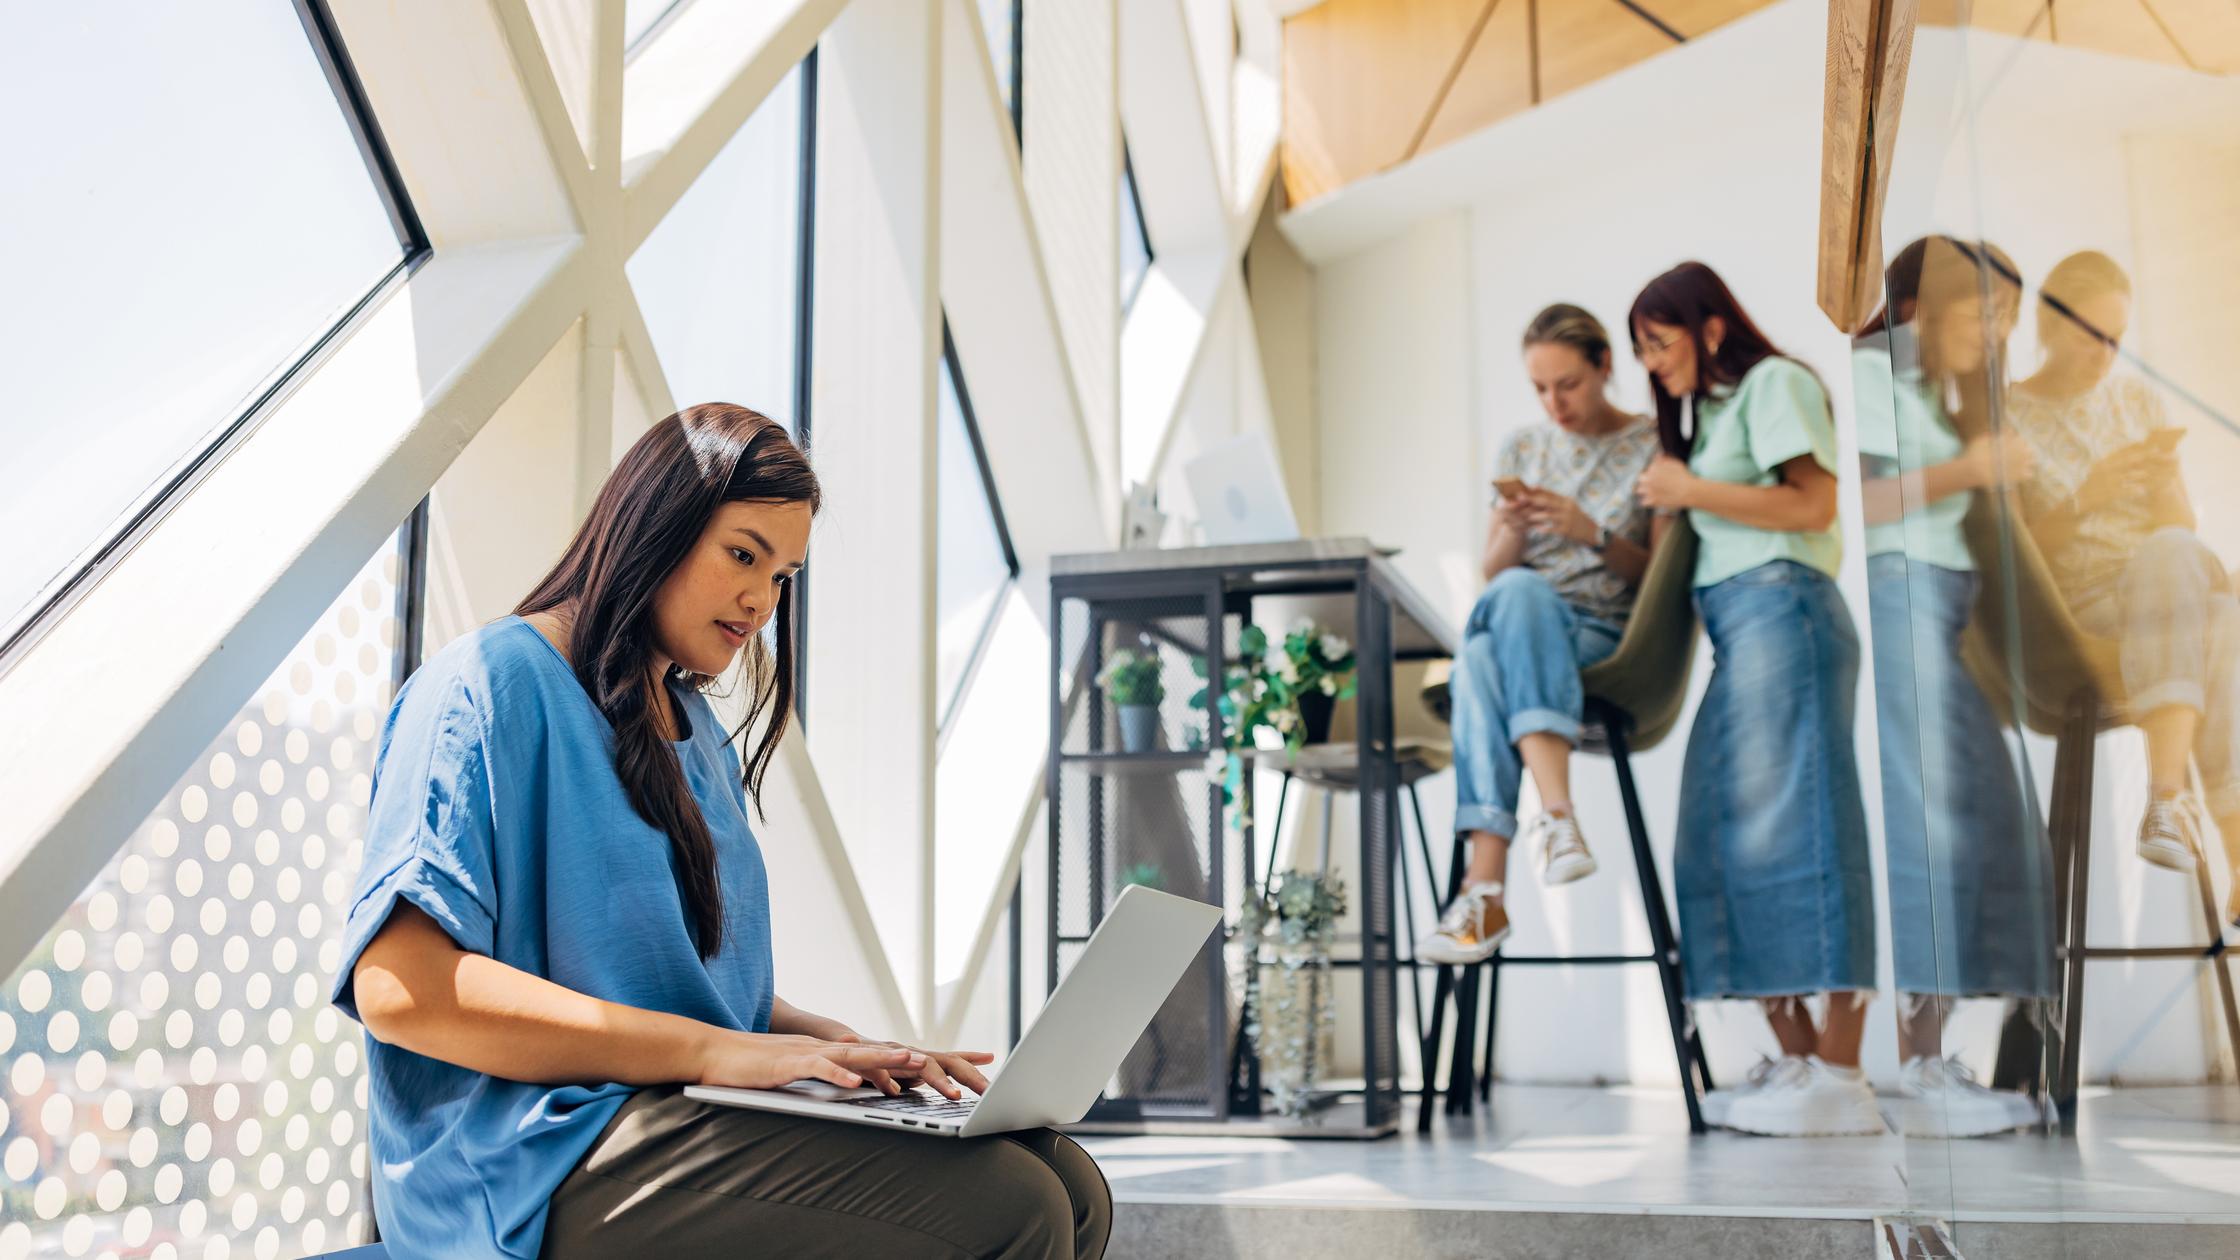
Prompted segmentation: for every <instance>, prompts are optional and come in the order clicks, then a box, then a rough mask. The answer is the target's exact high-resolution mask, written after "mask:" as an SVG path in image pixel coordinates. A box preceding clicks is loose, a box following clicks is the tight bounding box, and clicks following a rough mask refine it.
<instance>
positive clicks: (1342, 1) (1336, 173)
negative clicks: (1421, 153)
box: [1283, 0, 1521, 205]
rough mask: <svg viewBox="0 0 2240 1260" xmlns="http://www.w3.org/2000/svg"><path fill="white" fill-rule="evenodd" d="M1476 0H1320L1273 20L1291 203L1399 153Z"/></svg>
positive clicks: (1474, 13)
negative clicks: (1278, 26)
mask: <svg viewBox="0 0 2240 1260" xmlns="http://www.w3.org/2000/svg"><path fill="white" fill-rule="evenodd" d="M1518 2H1521V0H1518ZM1486 4H1487V0H1326V2H1325V3H1323V4H1320V5H1317V6H1316V7H1314V8H1312V9H1309V10H1308V11H1306V12H1305V13H1302V14H1300V15H1299V16H1297V17H1294V18H1292V19H1290V20H1288V21H1286V22H1285V23H1284V24H1283V177H1284V190H1285V192H1286V194H1287V195H1288V196H1289V197H1290V200H1291V203H1292V204H1293V205H1297V204H1299V203H1301V202H1303V201H1307V200H1311V199H1312V198H1314V197H1316V196H1319V195H1321V194H1322V193H1324V192H1328V191H1330V190H1332V189H1335V188H1338V187H1341V186H1343V185H1345V184H1348V183H1351V182H1352V181H1354V180H1356V179H1359V178H1361V177H1362V176H1364V175H1370V174H1374V173H1375V172H1377V171H1381V170H1383V169H1384V168H1386V167H1387V166H1390V165H1392V164H1394V163H1395V162H1398V161H1400V160H1401V158H1402V156H1403V155H1404V154H1405V153H1406V152H1407V150H1408V144H1409V142H1410V141H1411V140H1412V139H1414V137H1415V135H1416V132H1417V130H1418V129H1420V128H1421V127H1422V125H1423V122H1424V119H1425V118H1427V117H1429V116H1430V114H1431V112H1432V107H1433V104H1434V102H1435V101H1436V100H1437V98H1438V94H1439V87H1440V85H1441V84H1442V83H1444V82H1445V81H1446V78H1447V73H1448V71H1449V70H1451V69H1452V68H1453V67H1454V65H1455V62H1456V60H1457V59H1458V58H1460V57H1461V55H1462V51H1463V46H1464V43H1465V41H1466V40H1467V39H1468V38H1469V34H1470V30H1471V27H1472V26H1474V25H1475V24H1476V23H1477V21H1478V19H1479V17H1480V16H1481V15H1483V14H1484V12H1485V9H1486Z"/></svg>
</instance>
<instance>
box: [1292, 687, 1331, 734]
mask: <svg viewBox="0 0 2240 1260" xmlns="http://www.w3.org/2000/svg"><path fill="white" fill-rule="evenodd" d="M1337 708H1338V701H1337V698H1336V697H1334V696H1326V695H1324V694H1322V693H1321V692H1319V691H1309V692H1305V693H1302V694H1301V695H1300V697H1299V724H1300V725H1301V726H1303V727H1305V728H1306V731H1307V742H1308V743H1310V744H1327V743H1329V742H1330V715H1331V714H1333V713H1335V712H1336V711H1337Z"/></svg>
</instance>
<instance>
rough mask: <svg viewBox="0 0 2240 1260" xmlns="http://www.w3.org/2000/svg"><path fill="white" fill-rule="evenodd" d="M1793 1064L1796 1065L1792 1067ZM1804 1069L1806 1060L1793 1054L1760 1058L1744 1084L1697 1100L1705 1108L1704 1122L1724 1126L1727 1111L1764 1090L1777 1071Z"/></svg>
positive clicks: (1713, 1091) (1711, 1093) (1715, 1091)
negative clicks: (1776, 1057)
mask: <svg viewBox="0 0 2240 1260" xmlns="http://www.w3.org/2000/svg"><path fill="white" fill-rule="evenodd" d="M1792 1064H1793V1065H1795V1066H1793V1067H1792V1066H1791V1065H1792ZM1802 1070H1804V1060H1803V1059H1800V1058H1798V1057H1797V1056H1795V1055H1793V1054H1785V1055H1782V1056H1781V1057H1780V1058H1778V1059H1764V1058H1761V1059H1759V1060H1758V1066H1756V1067H1754V1068H1751V1069H1750V1075H1748V1076H1747V1077H1745V1078H1743V1082H1742V1084H1740V1085H1731V1086H1728V1087H1727V1088H1725V1089H1715V1090H1712V1091H1711V1092H1710V1093H1708V1094H1705V1095H1704V1096H1703V1097H1701V1098H1699V1099H1697V1100H1696V1103H1697V1105H1698V1106H1700V1107H1701V1108H1702V1109H1703V1122H1704V1123H1705V1124H1710V1125H1720V1126H1724V1125H1725V1124H1726V1123H1727V1113H1728V1112H1729V1111H1731V1110H1732V1109H1733V1107H1734V1105H1735V1104H1736V1103H1737V1102H1740V1101H1741V1100H1742V1099H1745V1098H1748V1097H1750V1096H1751V1095H1752V1094H1755V1093H1758V1092H1759V1091H1761V1090H1763V1089H1764V1088H1765V1087H1766V1086H1767V1085H1768V1084H1770V1083H1771V1082H1772V1080H1773V1078H1774V1075H1775V1074H1776V1073H1779V1072H1782V1071H1791V1072H1797V1071H1802Z"/></svg>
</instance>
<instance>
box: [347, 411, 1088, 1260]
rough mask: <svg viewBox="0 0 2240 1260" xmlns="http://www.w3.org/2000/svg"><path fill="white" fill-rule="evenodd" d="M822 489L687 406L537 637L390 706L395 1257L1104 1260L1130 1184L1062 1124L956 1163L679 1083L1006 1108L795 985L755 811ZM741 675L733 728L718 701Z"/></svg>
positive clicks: (497, 649)
mask: <svg viewBox="0 0 2240 1260" xmlns="http://www.w3.org/2000/svg"><path fill="white" fill-rule="evenodd" d="M820 497H821V491H820V489H819V487H818V484H817V478H816V474H815V473H814V472H812V471H811V470H810V467H809V462H808V460H807V459H806V458H805V457H804V456H803V455H802V453H801V451H800V449H799V448H798V447H796V446H795V445H794V444H793V441H792V439H790V438H789V437H787V436H786V433H785V430H783V429H782V428H780V427H779V426H778V425H777V424H776V423H774V422H773V421H771V420H770V419H768V418H767V417H764V416H762V415H760V414H758V413H756V412H753V411H749V410H747V409H746V408H744V407H735V406H731V405H728V404H722V403H710V404H706V405H703V406H698V407H691V408H688V409H686V410H684V411H681V412H678V413H677V414H675V415H672V416H670V417H669V418H667V419H665V420H663V421H661V422H660V423H659V424H657V425H655V426H653V428H652V429H651V430H649V431H648V432H647V433H646V435H645V436H644V437H643V438H640V439H639V440H638V442H637V444H636V445H634V446H632V447H631V448H630V451H629V453H628V454H626V455H624V456H623V458H622V461H621V462H620V463H619V464H618V465H617V466H616V467H615V470H614V472H613V473H612V474H611V475H610V476H609V477H608V478H607V483H606V485H605V486H604V487H603V488H601V490H600V491H599V497H598V499H597V501H596V502H595V503H594V504H593V505H592V508H591V514H590V517H589V518H588V519H587V520H586V521H585V522H584V524H583V526H582V528H581V529H580V530H579V531H578V532H577V534H576V537H575V539H574V541H573V542H571V543H570V544H569V545H568V548H567V550H566V552H565V553H563V554H562V555H561V557H560V560H559V562H558V564H556V565H555V566H554V567H553V569H552V571H551V572H550V573H549V574H547V575H546V576H545V578H544V579H543V580H542V581H541V582H539V583H538V584H537V586H536V588H535V589H534V590H533V591H531V592H530V593H529V595H528V596H527V598H525V599H524V600H523V601H522V603H521V605H520V607H519V608H517V609H516V610H515V615H514V616H511V617H507V618H504V619H503V620H500V621H497V622H493V623H492V624H490V625H487V626H484V627H482V628H481V629H479V630H476V631H473V632H471V633H469V634H467V635H464V636H462V637H461V638H460V639H458V640H457V641H455V642H453V643H452V644H450V645H449V646H447V647H446V648H444V649H443V650H442V651H441V652H439V653H437V654H436V655H435V656H434V657H433V658H432V659H430V660H429V661H428V662H427V663H426V664H425V665H423V666H422V667H421V668H420V669H419V671H418V672H416V673H415V674H414V675H413V677H412V679H411V681H410V682H409V683H408V684H407V685H406V686H405V688H404V690H403V691H402V692H401V693H400V694H399V695H398V697H397V703H396V706H395V708H394V709H393V710H392V711H391V713H390V716H389V723H388V727H387V729H386V730H385V731H384V732H383V733H382V739H381V748H380V752H379V754H378V756H377V760H376V763H375V769H374V789H373V806H372V812H371V817H370V818H369V820H368V823H367V835H366V856H365V866H364V870H363V872H362V873H361V874H360V876H359V879H358V886H357V896H356V898H355V900H354V902H353V904H352V907H351V911H350V918H349V922H348V925H347V926H346V928H345V930H344V942H343V943H344V947H345V951H344V961H343V964H342V967H341V969H340V973H339V976H338V980H337V985H336V994H335V1000H336V1001H337V1003H339V1004H340V1005H341V1006H342V1008H343V1009H344V1010H345V1011H347V1012H348V1013H349V1014H351V1015H352V1016H353V1017H355V1018H357V1019H359V1020H360V1021H361V1022H363V1023H364V1025H365V1027H366V1031H367V1033H368V1034H370V1035H369V1038H368V1043H367V1057H368V1076H369V1080H370V1091H371V1092H370V1099H369V1107H368V1111H369V1122H370V1134H369V1136H370V1139H371V1145H372V1156H373V1159H372V1173H373V1197H374V1208H375V1211H376V1215H377V1219H378V1221H379V1223H380V1226H381V1228H382V1230H383V1232H384V1234H385V1236H386V1238H385V1241H387V1243H388V1246H389V1254H390V1256H391V1257H393V1258H394V1260H418V1258H419V1257H436V1256H444V1257H449V1256H511V1257H518V1258H520V1260H530V1258H531V1257H538V1256H543V1257H547V1258H549V1260H573V1258H575V1257H606V1256H622V1255H641V1254H647V1253H649V1252H650V1251H653V1250H654V1249H658V1251H659V1253H660V1255H661V1256H662V1258H663V1260H699V1258H701V1257H709V1258H713V1257H725V1258H731V1257H738V1256H742V1255H748V1254H754V1255H772V1256H812V1255H815V1256H851V1257H854V1256H882V1255H903V1254H928V1253H933V1252H938V1253H939V1254H943V1255H973V1256H1004V1257H1019V1258H1026V1257H1033V1258H1035V1260H1074V1258H1076V1257H1095V1256H1098V1255H1101V1254H1102V1253H1103V1251H1104V1243H1105V1237H1106V1234H1107V1232H1108V1230H1109V1226H1110V1221H1111V1198H1110V1194H1109V1192H1108V1191H1107V1189H1106V1187H1105V1184H1104V1179H1103V1177H1102V1176H1101V1175H1100V1174H1099V1173H1098V1172H1097V1168H1096V1165H1095V1164H1093V1163H1092V1162H1090V1160H1089V1158H1088V1156H1087V1155H1086V1154H1084V1153H1083V1152H1082V1150H1081V1148H1080V1147H1078V1146H1076V1145H1074V1144H1073V1143H1072V1142H1071V1141H1070V1140H1068V1139H1066V1138H1063V1137H1060V1136H1058V1135H1057V1134H1054V1133H1051V1132H1048V1131H1032V1132H1023V1133H1014V1134H1006V1135H1003V1136H1001V1137H996V1138H988V1139H981V1140H977V1141H969V1142H964V1141H941V1140H937V1139H933V1138H926V1137H919V1136H914V1135H911V1134H907V1133H890V1132H886V1131H883V1130H879V1129H873V1128H868V1127H865V1126H860V1125H850V1124H835V1123H833V1122H831V1121H826V1120H817V1119H811V1118H808V1117H801V1116H787V1115H781V1114H778V1113H775V1112H761V1111H741V1110H737V1109H734V1108H728V1107H722V1106H718V1105H715V1104H711V1103H702V1102H696V1101H694V1100H692V1099H689V1098H687V1097H685V1096H684V1094H683V1092H682V1090H681V1088H680V1087H682V1086H684V1085H690V1084H706V1085H735V1086H745V1087H750V1088H774V1087H778V1086H783V1085H787V1084H790V1083H792V1082H794V1081H801V1080H819V1081H826V1082H830V1083H832V1084H835V1085H841V1086H857V1085H866V1084H868V1085H871V1086H873V1087H876V1088H878V1089H881V1090H883V1091H885V1092H888V1093H896V1092H899V1091H900V1090H901V1089H902V1088H904V1087H906V1086H910V1085H914V1084H923V1085H925V1086H929V1087H931V1088H933V1089H935V1090H937V1091H939V1092H940V1093H942V1094H943V1095H946V1096H947V1097H950V1098H958V1097H960V1096H961V1091H962V1089H970V1090H973V1091H975V1092H978V1091H981V1090H984V1089H985V1088H986V1086H987V1081H986V1080H985V1078H983V1077H982V1075H981V1073H980V1071H979V1069H980V1066H981V1065H984V1064H987V1063H989V1062H991V1061H992V1056H990V1055H987V1054H982V1053H977V1052H958V1051H933V1050H921V1049H915V1048H912V1047H907V1046H898V1045H894V1044H893V1043H871V1042H868V1041H866V1040H865V1039H864V1038H862V1037H859V1036H858V1035H857V1034H856V1032H855V1031H854V1030H853V1029H851V1028H849V1027H847V1026H846V1025H844V1024H842V1023H840V1022H839V1021H837V1020H833V1019H829V1018H826V1017H824V1016H820V1015H814V1014H811V1013H810V1012H809V1011H807V1010H804V1009H802V1008H801V1007H798V1006H795V1005H793V1004H792V1003H790V1002H788V1001H786V1000H785V999H784V998H782V997H780V996H778V994H777V992H776V987H775V982H774V977H773V974H772V972H773V968H772V963H771V952H770V900H771V897H770V889H769V885H768V877H767V871H766V870H765V868H764V865H763V860H762V850H761V848H760V846H759V844H758V843H757V841H756V839H755V836H754V832H753V830H752V828H751V827H750V826H749V823H748V814H749V804H750V797H751V800H752V803H753V804H754V806H755V810H754V812H757V813H759V812H760V809H759V806H760V798H761V786H762V776H763V772H764V771H765V770H766V769H767V768H768V766H769V764H770V759H771V757H772V756H773V754H774V753H775V752H776V750H777V746H778V742H779V740H780V739H781V738H782V737H783V735H784V733H785V729H786V722H787V718H788V717H789V716H790V714H791V710H792V704H793V695H792V680H793V657H794V643H793V620H792V616H791V611H792V609H791V599H790V594H789V592H790V586H791V583H792V580H793V577H794V575H795V574H796V573H798V572H799V571H800V570H801V566H802V564H803V562H804V561H805V560H806V559H807V553H808V545H809V526H810V522H811V520H812V519H813V518H814V516H815V514H816V511H817V507H818V503H819V500H820ZM772 625H775V627H776V636H775V637H776V640H777V646H776V651H775V653H772V652H771V651H769V650H768V649H767V648H766V647H765V646H764V641H763V639H762V631H763V630H764V628H765V627H768V626H772ZM742 652H743V653H744V655H745V668H744V670H743V671H740V672H741V673H743V675H744V676H743V678H741V679H740V680H739V681H740V682H742V683H743V684H744V685H745V686H746V687H747V688H748V692H747V705H746V709H745V711H746V715H747V716H746V720H745V722H744V724H743V726H742V727H741V729H740V730H738V731H726V730H725V729H724V728H723V725H722V724H721V722H719V721H718V719H717V717H716V714H715V710H714V709H713V708H712V707H710V705H709V703H708V701H707V699H706V697H705V696H704V695H702V692H703V691H705V690H707V689H709V688H710V687H712V686H714V685H716V684H717V683H718V680H719V679H721V678H722V676H724V675H726V674H731V673H733V672H734V668H733V667H734V666H736V665H738V664H739V662H740V657H741V654H742ZM773 656H774V658H775V659H773ZM758 722H759V723H760V725H761V729H762V734H761V738H760V741H759V742H758V743H757V744H756V745H755V749H754V753H753V755H752V756H751V757H749V758H748V759H747V760H746V763H745V766H744V768H742V766H741V762H740V758H739V755H738V753H737V751H736V750H735V749H734V748H733V747H732V744H733V741H734V740H735V739H737V738H739V737H740V736H743V735H744V734H745V733H746V730H747V729H748V728H751V727H754V726H755V725H756V724H757V723H758ZM842 948H848V947H846V946H843V947H842Z"/></svg>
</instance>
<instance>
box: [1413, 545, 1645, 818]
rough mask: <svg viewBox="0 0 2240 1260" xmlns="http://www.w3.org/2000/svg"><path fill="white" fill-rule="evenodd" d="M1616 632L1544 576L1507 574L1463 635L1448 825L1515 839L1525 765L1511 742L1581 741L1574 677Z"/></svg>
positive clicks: (1581, 697) (1490, 588) (1454, 692)
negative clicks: (1547, 737)
mask: <svg viewBox="0 0 2240 1260" xmlns="http://www.w3.org/2000/svg"><path fill="white" fill-rule="evenodd" d="M1621 633H1622V632H1621V631H1620V630H1619V628H1618V627H1617V626H1615V625H1612V624H1611V623H1610V622H1608V621H1605V620H1603V619H1602V618H1600V617H1590V616H1588V615H1587V614H1586V613H1583V612H1580V611H1579V610H1578V609H1576V608H1573V607H1572V606H1571V605H1570V604H1567V603H1565V602H1564V600H1563V597H1562V596H1560V595H1558V594H1556V591H1555V588H1554V587H1552V586H1550V585H1548V579H1546V578H1544V577H1542V576H1541V575H1540V574H1538V573H1536V572H1534V571H1533V570H1531V569H1527V568H1522V567H1519V568H1514V569H1504V570H1502V571H1501V572H1500V573H1498V574H1496V575H1495V576H1494V579H1493V581H1492V582H1491V583H1489V584H1488V585H1487V586H1486V589H1485V593H1484V594H1482V595H1480V596H1478V604H1477V607H1475V608H1472V609H1471V610H1470V620H1469V622H1468V624H1466V625H1465V626H1464V627H1463V630H1462V657H1461V659H1460V660H1457V661H1456V662H1455V669H1454V681H1453V682H1452V683H1451V684H1450V686H1449V689H1448V690H1449V694H1450V695H1451V696H1452V699H1453V702H1454V714H1453V720H1452V729H1453V731H1454V794H1455V805H1454V829H1455V830H1456V831H1458V832H1466V831H1490V832H1492V833H1493V834H1494V835H1497V836H1502V837H1509V836H1514V835H1516V834H1517V792H1518V790H1519V789H1520V788H1521V787H1522V786H1523V783H1524V761H1523V759H1521V758H1520V757H1518V755H1517V741H1518V740H1520V739H1523V738H1524V737H1525V736H1527V735H1536V734H1540V733H1542V732H1546V733H1548V734H1551V735H1560V736H1562V737H1563V738H1564V739H1565V740H1566V741H1567V742H1569V743H1571V744H1574V745H1576V744H1577V743H1578V742H1579V724H1580V720H1581V718H1582V716H1583V715H1584V710H1585V708H1586V700H1587V697H1586V692H1585V691H1584V690H1582V689H1581V688H1580V686H1579V671H1580V670H1582V669H1585V668H1586V667H1587V666H1589V665H1592V664H1594V663H1595V662H1596V661H1599V660H1602V659H1603V658H1604V657H1607V656H1609V655H1610V654H1611V653H1612V652H1614V651H1616V650H1617V649H1618V639H1619V637H1620V635H1621Z"/></svg>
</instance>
